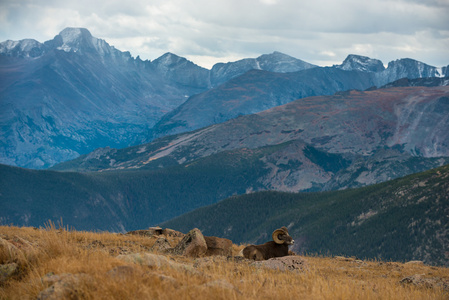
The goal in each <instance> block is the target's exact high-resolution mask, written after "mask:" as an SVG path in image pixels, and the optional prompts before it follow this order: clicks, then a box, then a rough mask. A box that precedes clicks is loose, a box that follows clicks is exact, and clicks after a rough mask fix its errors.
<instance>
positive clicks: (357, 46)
mask: <svg viewBox="0 0 449 300" xmlns="http://www.w3.org/2000/svg"><path fill="white" fill-rule="evenodd" d="M448 3H449V1H446V0H432V1H430V0H429V1H418V0H372V1H368V2H366V1H359V0H339V1H335V0H314V1H297V0H282V1H281V0H245V1H241V0H238V1H237V0H215V1H210V0H195V1H193V0H152V1H146V0H129V1H126V2H123V1H122V0H120V1H119V0H109V1H96V0H79V1H58V0H34V1H32V0H22V1H15V0H2V2H0V41H4V40H6V39H13V40H18V39H23V38H35V39H37V40H39V41H41V42H43V41H46V40H49V39H51V38H53V37H54V36H55V35H56V34H58V33H59V32H60V31H61V30H62V29H64V28H65V27H69V26H70V27H85V28H88V29H89V30H90V31H91V33H92V34H93V35H94V36H96V37H98V38H102V39H105V40H106V41H107V42H109V43H110V44H112V45H114V46H115V47H116V48H118V49H120V50H122V51H130V52H131V53H132V55H133V56H137V55H140V56H141V58H142V59H155V58H157V57H158V56H160V55H162V54H163V53H165V52H173V53H175V54H177V55H180V56H184V57H186V58H188V59H190V60H192V61H194V62H196V63H198V64H200V65H203V66H207V67H210V66H211V65H212V64H213V63H215V62H219V61H224V60H226V59H231V60H232V59H233V60H236V59H240V58H244V57H256V56H258V55H261V54H264V53H271V52H273V51H275V50H277V51H281V52H284V53H286V54H289V55H292V56H295V57H297V58H300V59H303V60H306V61H309V62H311V63H315V64H320V65H332V64H334V63H341V61H342V60H343V59H344V58H345V57H346V55H348V54H350V53H353V54H360V55H366V56H370V57H373V58H378V59H381V60H382V61H383V62H384V63H388V61H389V60H393V59H397V58H402V57H406V56H407V57H411V58H415V59H419V60H422V61H424V62H426V63H429V64H432V65H436V66H442V65H447V64H449V55H448V50H447V49H449V23H448V22H447V15H449V4H448ZM331 53H332V55H330V54H331Z"/></svg>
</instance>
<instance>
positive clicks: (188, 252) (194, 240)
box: [169, 228, 207, 257]
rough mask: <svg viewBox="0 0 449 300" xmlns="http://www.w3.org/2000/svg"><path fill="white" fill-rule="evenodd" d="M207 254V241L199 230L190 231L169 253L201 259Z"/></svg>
mask: <svg viewBox="0 0 449 300" xmlns="http://www.w3.org/2000/svg"><path fill="white" fill-rule="evenodd" d="M206 252H207V244H206V240H205V239H204V236H203V234H202V233H201V231H200V230H199V229H198V228H194V229H192V230H190V231H189V233H187V234H186V235H185V236H184V238H183V239H182V240H181V241H180V242H179V243H178V245H176V247H175V248H173V249H171V251H169V253H172V254H175V255H184V256H188V257H200V256H203V255H205V254H206Z"/></svg>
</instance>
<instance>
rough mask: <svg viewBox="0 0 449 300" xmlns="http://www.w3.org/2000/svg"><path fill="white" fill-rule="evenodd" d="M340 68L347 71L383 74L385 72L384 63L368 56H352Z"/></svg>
mask: <svg viewBox="0 0 449 300" xmlns="http://www.w3.org/2000/svg"><path fill="white" fill-rule="evenodd" d="M337 67H338V68H340V69H342V70H346V71H352V70H355V71H363V72H381V71H383V70H385V67H384V65H383V63H382V61H380V60H378V59H373V58H369V57H367V56H361V55H355V54H350V55H348V57H346V59H345V60H344V61H343V63H342V64H341V65H340V66H337Z"/></svg>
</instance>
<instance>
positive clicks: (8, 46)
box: [0, 39, 44, 57]
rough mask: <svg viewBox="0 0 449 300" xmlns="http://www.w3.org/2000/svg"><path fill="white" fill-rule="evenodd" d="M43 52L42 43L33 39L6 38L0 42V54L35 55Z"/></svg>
mask: <svg viewBox="0 0 449 300" xmlns="http://www.w3.org/2000/svg"><path fill="white" fill-rule="evenodd" d="M43 52H44V45H43V44H41V43H39V42H38V41H36V40H33V39H24V40H20V41H11V40H7V41H5V42H2V43H0V54H3V55H8V56H19V57H37V56H40V55H42V53H43Z"/></svg>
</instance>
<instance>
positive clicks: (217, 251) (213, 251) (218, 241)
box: [204, 236, 232, 256]
mask: <svg viewBox="0 0 449 300" xmlns="http://www.w3.org/2000/svg"><path fill="white" fill-rule="evenodd" d="M204 239H205V240H206V245H207V251H206V256H210V255H223V256H230V255H232V241H231V240H228V239H224V238H219V237H216V236H205V237H204Z"/></svg>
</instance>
